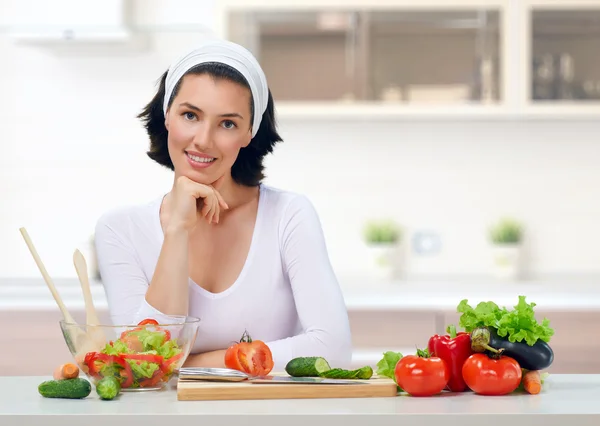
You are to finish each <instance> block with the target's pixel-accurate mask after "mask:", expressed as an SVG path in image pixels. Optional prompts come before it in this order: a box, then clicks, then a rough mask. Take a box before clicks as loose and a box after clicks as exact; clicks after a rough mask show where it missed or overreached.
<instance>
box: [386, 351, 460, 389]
mask: <svg viewBox="0 0 600 426" xmlns="http://www.w3.org/2000/svg"><path fill="white" fill-rule="evenodd" d="M394 375H395V377H396V383H398V386H400V387H401V388H402V389H403V390H404V391H406V392H408V394H409V395H412V396H432V395H436V394H438V393H440V392H441V391H442V390H443V389H444V388H445V387H446V385H447V384H448V381H449V380H450V368H449V367H448V365H447V364H446V363H445V362H444V360H442V359H441V358H438V357H435V356H434V357H430V355H429V352H428V351H421V350H419V351H417V355H407V356H405V357H403V358H401V359H400V361H398V363H397V364H396V368H395V370H394Z"/></svg>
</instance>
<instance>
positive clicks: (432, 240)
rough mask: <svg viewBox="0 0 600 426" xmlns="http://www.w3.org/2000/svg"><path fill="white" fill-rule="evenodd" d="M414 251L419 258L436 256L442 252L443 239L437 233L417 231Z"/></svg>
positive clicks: (414, 239) (413, 239)
mask: <svg viewBox="0 0 600 426" xmlns="http://www.w3.org/2000/svg"><path fill="white" fill-rule="evenodd" d="M412 249H413V252H414V253H415V254H416V255H418V256H434V255H437V254H439V253H440V252H441V251H442V239H441V237H440V234H439V233H438V232H435V231H429V230H422V231H417V232H415V233H414V234H413V237H412Z"/></svg>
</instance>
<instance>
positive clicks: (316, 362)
mask: <svg viewBox="0 0 600 426" xmlns="http://www.w3.org/2000/svg"><path fill="white" fill-rule="evenodd" d="M329 370H331V367H330V366H329V363H328V362H327V360H326V359H325V358H322V357H318V356H313V357H299V358H294V359H293V360H291V361H290V362H288V363H287V365H286V366H285V371H286V372H287V373H288V374H289V375H290V376H292V377H319V375H320V374H322V373H324V372H326V371H329Z"/></svg>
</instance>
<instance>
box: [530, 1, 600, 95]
mask: <svg viewBox="0 0 600 426" xmlns="http://www.w3.org/2000/svg"><path fill="white" fill-rule="evenodd" d="M526 24H527V34H529V37H530V42H529V43H528V44H527V47H528V51H527V58H530V64H531V65H530V67H528V68H527V69H526V71H527V77H526V79H525V80H526V81H529V82H530V84H529V85H528V87H527V89H528V91H527V92H526V93H527V98H528V100H529V101H530V104H532V105H548V104H549V105H551V106H557V105H558V106H561V105H563V106H564V105H567V106H581V105H585V104H589V103H592V104H593V103H598V102H600V58H599V56H598V52H600V6H599V5H598V4H597V2H589V1H588V2H576V3H575V2H568V1H564V2H560V3H556V2H539V1H532V2H530V8H529V9H528V16H527V19H526Z"/></svg>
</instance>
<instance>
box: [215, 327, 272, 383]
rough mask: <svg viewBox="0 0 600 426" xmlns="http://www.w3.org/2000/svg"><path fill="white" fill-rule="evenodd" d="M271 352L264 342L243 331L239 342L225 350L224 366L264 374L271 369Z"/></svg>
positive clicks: (249, 372) (256, 374)
mask: <svg viewBox="0 0 600 426" xmlns="http://www.w3.org/2000/svg"><path fill="white" fill-rule="evenodd" d="M273 365H274V363H273V354H272V353H271V350H270V349H269V347H268V346H267V345H266V344H265V342H263V341H261V340H252V338H251V337H250V336H249V335H248V333H244V335H243V336H242V338H241V340H240V342H239V343H236V344H234V345H232V346H230V347H229V349H227V351H226V352H225V366H226V367H227V368H232V369H234V370H239V371H243V372H244V373H247V374H250V375H253V376H266V375H267V374H269V373H270V372H271V370H272V369H273Z"/></svg>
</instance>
